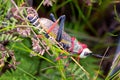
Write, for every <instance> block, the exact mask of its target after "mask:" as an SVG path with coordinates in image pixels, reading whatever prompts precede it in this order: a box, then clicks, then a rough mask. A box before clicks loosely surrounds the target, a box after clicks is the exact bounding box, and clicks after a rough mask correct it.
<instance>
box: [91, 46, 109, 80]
mask: <svg viewBox="0 0 120 80" xmlns="http://www.w3.org/2000/svg"><path fill="white" fill-rule="evenodd" d="M109 48H110V46H108V47H107V49H106V51H105V53H104V55H103V57H102V59H101V61H100V64H99V69H98V71H97V74H96V76H95V78H94V79H93V80H97V77H98V74H99V72H100V68H101V65H102V62H103V60H104V57H105V55H106V54H107V52H108V50H109Z"/></svg>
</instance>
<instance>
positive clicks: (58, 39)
mask: <svg viewBox="0 0 120 80" xmlns="http://www.w3.org/2000/svg"><path fill="white" fill-rule="evenodd" d="M59 19H60V27H59V29H58V32H57V37H56V41H57V42H60V41H61V40H62V32H63V30H64V22H65V15H62V16H60V17H59Z"/></svg>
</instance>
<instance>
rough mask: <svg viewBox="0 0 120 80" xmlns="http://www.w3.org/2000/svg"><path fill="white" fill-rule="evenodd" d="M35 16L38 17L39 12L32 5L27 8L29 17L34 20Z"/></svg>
mask: <svg viewBox="0 0 120 80" xmlns="http://www.w3.org/2000/svg"><path fill="white" fill-rule="evenodd" d="M34 17H38V14H37V12H36V10H35V9H33V8H32V7H29V8H28V9H27V19H28V20H32V19H33V18H34Z"/></svg>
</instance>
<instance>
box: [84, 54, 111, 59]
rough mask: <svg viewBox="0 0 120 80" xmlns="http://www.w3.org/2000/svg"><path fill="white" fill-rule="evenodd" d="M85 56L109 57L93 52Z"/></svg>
mask: <svg viewBox="0 0 120 80" xmlns="http://www.w3.org/2000/svg"><path fill="white" fill-rule="evenodd" d="M86 56H94V57H97V58H106V59H107V58H109V57H106V56H101V55H99V54H94V53H90V54H86Z"/></svg>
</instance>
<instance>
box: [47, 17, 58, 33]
mask: <svg viewBox="0 0 120 80" xmlns="http://www.w3.org/2000/svg"><path fill="white" fill-rule="evenodd" d="M58 22H59V19H58V20H57V21H55V22H54V23H53V25H52V26H51V27H50V29H48V31H47V34H49V33H50V32H51V31H52V30H53V29H54V28H55V26H56V25H57V24H58Z"/></svg>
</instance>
